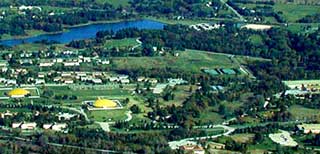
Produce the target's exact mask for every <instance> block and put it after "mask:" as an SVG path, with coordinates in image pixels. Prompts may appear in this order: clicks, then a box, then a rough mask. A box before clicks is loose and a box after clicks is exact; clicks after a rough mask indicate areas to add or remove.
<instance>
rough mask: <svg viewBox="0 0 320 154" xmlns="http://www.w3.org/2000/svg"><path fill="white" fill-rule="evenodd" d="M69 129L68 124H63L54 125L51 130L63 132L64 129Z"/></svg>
mask: <svg viewBox="0 0 320 154" xmlns="http://www.w3.org/2000/svg"><path fill="white" fill-rule="evenodd" d="M66 128H67V124H65V123H63V124H54V125H53V126H52V127H51V129H52V130H54V131H59V132H60V131H63V130H64V129H66Z"/></svg>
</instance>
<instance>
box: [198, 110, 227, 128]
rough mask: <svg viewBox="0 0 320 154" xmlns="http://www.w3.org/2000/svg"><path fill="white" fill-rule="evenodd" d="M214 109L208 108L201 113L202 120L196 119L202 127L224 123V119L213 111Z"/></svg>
mask: <svg viewBox="0 0 320 154" xmlns="http://www.w3.org/2000/svg"><path fill="white" fill-rule="evenodd" d="M212 110H213V108H212V107H208V108H207V109H205V110H203V111H202V112H201V113H200V118H196V119H195V120H197V121H199V123H200V125H204V124H209V123H210V124H219V123H221V122H223V119H222V117H221V116H220V115H219V114H218V113H216V112H213V111H212Z"/></svg>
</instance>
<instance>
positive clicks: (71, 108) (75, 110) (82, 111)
mask: <svg viewBox="0 0 320 154" xmlns="http://www.w3.org/2000/svg"><path fill="white" fill-rule="evenodd" d="M58 107H61V108H62V109H67V110H71V111H74V112H77V113H79V114H81V115H82V116H83V117H84V118H85V120H86V121H87V122H90V119H89V118H88V115H87V114H86V113H85V112H84V110H83V109H82V108H80V109H77V108H73V107H67V106H58Z"/></svg>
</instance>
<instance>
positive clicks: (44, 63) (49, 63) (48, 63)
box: [39, 62, 54, 67]
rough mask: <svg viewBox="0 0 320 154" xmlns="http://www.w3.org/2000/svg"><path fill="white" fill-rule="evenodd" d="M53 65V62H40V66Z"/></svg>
mask: <svg viewBox="0 0 320 154" xmlns="http://www.w3.org/2000/svg"><path fill="white" fill-rule="evenodd" d="M53 65H54V63H53V62H43V63H40V64H39V66H40V67H51V66H53Z"/></svg>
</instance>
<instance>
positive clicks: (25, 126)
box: [11, 122, 68, 132]
mask: <svg viewBox="0 0 320 154" xmlns="http://www.w3.org/2000/svg"><path fill="white" fill-rule="evenodd" d="M67 127H68V125H67V124H66V123H61V124H57V123H51V124H43V126H42V128H43V129H45V130H49V129H50V130H53V131H60V132H61V131H64V130H65V129H66V128H67ZM11 128H13V129H17V128H19V129H21V130H34V129H36V128H37V123H35V122H16V123H12V125H11Z"/></svg>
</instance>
